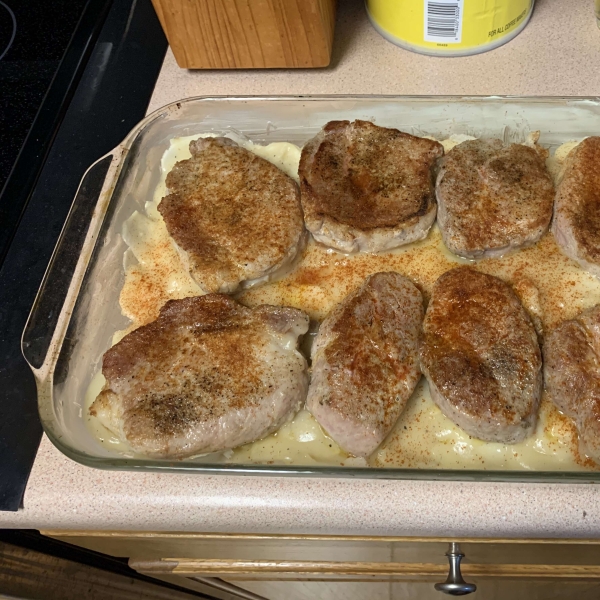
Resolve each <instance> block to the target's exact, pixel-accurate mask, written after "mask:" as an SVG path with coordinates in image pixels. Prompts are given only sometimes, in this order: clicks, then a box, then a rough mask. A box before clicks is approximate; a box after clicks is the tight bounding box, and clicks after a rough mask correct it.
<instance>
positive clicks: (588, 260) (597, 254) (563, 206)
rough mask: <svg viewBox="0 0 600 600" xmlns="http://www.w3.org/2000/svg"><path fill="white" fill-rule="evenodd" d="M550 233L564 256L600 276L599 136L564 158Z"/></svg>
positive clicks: (582, 143)
mask: <svg viewBox="0 0 600 600" xmlns="http://www.w3.org/2000/svg"><path fill="white" fill-rule="evenodd" d="M552 233H554V237H555V238H556V242H557V243H558V245H559V246H560V247H561V248H562V249H563V251H564V253H565V254H566V255H567V256H569V257H570V258H572V259H573V260H575V261H577V262H578V263H579V265H580V266H581V268H582V269H585V270H586V271H589V272H590V273H592V275H595V276H596V277H600V137H589V138H586V139H585V140H583V141H582V142H581V143H580V144H579V145H577V146H576V147H575V148H574V149H573V150H571V152H570V153H569V155H568V156H567V159H566V162H565V167H564V170H563V172H562V178H561V181H560V183H559V184H558V188H557V190H556V202H555V205H554V221H553V223H552Z"/></svg>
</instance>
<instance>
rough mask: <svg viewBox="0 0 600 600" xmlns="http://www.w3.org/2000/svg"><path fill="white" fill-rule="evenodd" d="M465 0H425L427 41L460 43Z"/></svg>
mask: <svg viewBox="0 0 600 600" xmlns="http://www.w3.org/2000/svg"><path fill="white" fill-rule="evenodd" d="M463 2H464V0H425V41H426V42H443V43H445V44H459V43H460V40H461V37H462V17H463Z"/></svg>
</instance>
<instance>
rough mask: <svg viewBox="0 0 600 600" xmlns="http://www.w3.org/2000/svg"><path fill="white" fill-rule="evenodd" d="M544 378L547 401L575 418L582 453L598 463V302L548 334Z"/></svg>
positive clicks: (599, 356) (599, 369)
mask: <svg viewBox="0 0 600 600" xmlns="http://www.w3.org/2000/svg"><path fill="white" fill-rule="evenodd" d="M544 381H545V384H546V392H547V393H548V397H549V398H550V400H551V401H552V402H553V403H554V404H555V405H556V406H557V408H558V409H559V410H561V411H562V412H563V413H565V414H566V415H567V416H569V417H571V418H572V419H573V420H574V421H575V424H576V425H577V429H578V431H579V446H580V449H581V451H582V453H583V454H587V455H588V456H590V457H591V458H593V459H594V460H595V461H596V462H599V463H600V305H596V306H594V307H593V308H591V309H589V310H586V311H584V312H582V313H581V314H579V315H578V316H577V317H575V318H574V319H571V320H569V321H563V322H562V323H561V324H560V325H559V326H558V327H556V328H555V329H554V330H553V331H551V332H550V333H549V334H548V336H547V338H546V340H545V342H544Z"/></svg>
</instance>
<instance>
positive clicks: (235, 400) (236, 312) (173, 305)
mask: <svg viewBox="0 0 600 600" xmlns="http://www.w3.org/2000/svg"><path fill="white" fill-rule="evenodd" d="M307 329H308V317H307V316H306V315H305V314H304V313H303V312H301V311H299V310H297V309H295V308H286V307H276V306H259V307H258V308H255V309H252V310H250V309H249V308H246V307H244V306H242V305H241V304H238V303H237V302H235V301H234V300H232V299H231V298H229V297H228V296H225V295H222V294H208V295H206V296H198V297H193V298H185V299H183V300H171V301H169V302H167V303H166V304H165V306H164V307H163V308H162V309H161V311H160V316H159V317H158V319H156V321H153V322H152V323H149V324H148V325H144V326H143V327H140V328H139V329H136V330H135V331H133V332H132V333H130V334H129V335H126V336H125V337H124V338H123V339H122V340H121V341H120V342H119V343H118V344H116V345H115V346H113V347H112V348H110V350H108V351H107V352H106V353H105V354H104V361H103V366H102V372H103V374H104V376H105V377H106V385H105V386H104V389H103V390H102V392H101V393H100V394H99V395H98V397H97V398H96V400H95V401H94V403H93V404H92V406H91V408H90V413H91V414H92V415H94V416H96V417H98V418H99V419H100V421H101V422H102V423H103V424H104V425H105V426H106V427H107V428H108V429H110V430H111V431H112V432H114V433H115V434H116V435H117V436H118V437H119V438H120V439H121V440H124V441H126V442H127V443H128V444H129V445H130V446H131V448H132V449H133V450H134V451H136V452H139V453H141V454H146V455H148V456H155V457H176V458H182V457H185V456H192V455H195V454H202V453H208V452H216V451H219V450H225V449H228V448H234V447H236V446H239V445H241V444H245V443H247V442H252V441H253V440H256V439H260V438H262V437H264V436H266V435H267V434H269V433H271V432H273V431H275V430H276V429H277V428H278V427H279V426H280V425H282V424H283V423H284V422H285V421H286V420H287V419H288V418H290V417H291V416H292V415H293V414H294V413H295V412H296V411H297V410H298V409H299V408H300V405H301V403H302V402H303V401H304V398H305V397H306V391H307V388H308V375H307V365H306V361H305V359H304V357H303V356H302V355H301V354H300V353H299V352H298V351H297V350H296V345H297V340H298V336H300V335H302V334H304V333H305V332H306V330H307Z"/></svg>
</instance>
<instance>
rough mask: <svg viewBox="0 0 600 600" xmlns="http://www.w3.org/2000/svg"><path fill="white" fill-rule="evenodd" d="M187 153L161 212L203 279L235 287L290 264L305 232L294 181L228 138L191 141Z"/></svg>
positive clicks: (170, 179) (213, 287)
mask: <svg viewBox="0 0 600 600" xmlns="http://www.w3.org/2000/svg"><path fill="white" fill-rule="evenodd" d="M190 152H191V153H192V157H191V158H190V159H188V160H182V161H180V162H178V163H177V164H176V165H175V166H174V167H173V169H172V170H171V172H170V173H169V174H168V175H167V189H168V191H169V194H168V195H167V196H165V197H164V198H163V199H162V201H161V202H160V204H159V206H158V210H159V212H160V213H161V215H162V216H163V219H164V220H165V224H166V226H167V230H168V232H169V234H170V235H171V237H172V238H173V240H174V241H175V244H176V246H177V249H178V250H179V253H180V255H181V257H182V259H183V261H184V263H185V264H186V266H187V268H188V269H189V272H190V274H191V276H192V277H193V278H194V279H195V280H196V282H197V283H198V285H199V286H200V287H201V288H202V289H203V290H204V291H207V292H226V293H230V292H234V291H236V290H237V289H238V288H239V287H240V286H241V287H249V286H251V285H253V284H254V283H257V282H258V281H261V280H263V279H265V278H268V277H272V276H273V275H274V274H276V273H278V272H280V271H281V270H283V269H285V267H287V266H288V265H289V264H290V263H291V262H292V261H293V259H294V258H295V256H296V255H297V254H298V252H299V250H301V248H302V245H303V242H304V238H305V235H304V225H303V221H302V208H301V206H300V192H299V190H298V186H297V185H296V182H295V181H294V180H293V179H292V178H291V177H288V176H287V175H286V174H285V173H284V172H283V171H281V170H279V169H278V168H277V167H276V166H275V165H273V164H271V163H270V162H268V161H266V160H265V159H263V158H260V157H258V156H256V155H255V154H252V152H249V151H248V150H246V149H244V148H241V147H240V146H238V145H237V144H236V143H235V142H233V141H232V140H230V139H228V138H200V139H197V140H194V141H192V142H190Z"/></svg>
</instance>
